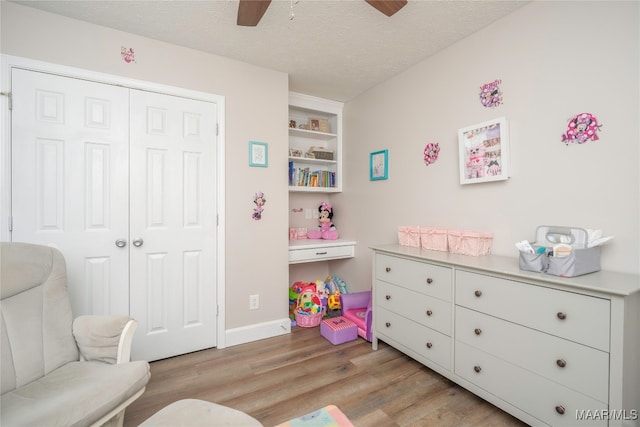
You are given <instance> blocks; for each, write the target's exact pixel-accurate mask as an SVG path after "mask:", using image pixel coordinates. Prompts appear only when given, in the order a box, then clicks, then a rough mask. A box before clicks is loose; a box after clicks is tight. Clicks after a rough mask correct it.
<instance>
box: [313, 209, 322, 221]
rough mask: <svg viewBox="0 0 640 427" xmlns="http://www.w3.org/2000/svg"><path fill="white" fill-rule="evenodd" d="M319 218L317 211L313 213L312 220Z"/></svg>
mask: <svg viewBox="0 0 640 427" xmlns="http://www.w3.org/2000/svg"><path fill="white" fill-rule="evenodd" d="M318 218H320V212H318V211H317V210H314V211H313V219H318Z"/></svg>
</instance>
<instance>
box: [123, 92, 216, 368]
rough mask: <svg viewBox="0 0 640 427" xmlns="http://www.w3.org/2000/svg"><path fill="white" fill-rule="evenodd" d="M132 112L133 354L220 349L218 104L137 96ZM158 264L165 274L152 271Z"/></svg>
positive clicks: (145, 355)
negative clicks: (135, 331)
mask: <svg viewBox="0 0 640 427" xmlns="http://www.w3.org/2000/svg"><path fill="white" fill-rule="evenodd" d="M131 111H132V122H131V123H132V126H131V163H132V165H134V166H133V167H132V170H131V191H132V194H131V239H132V242H133V244H134V246H133V247H132V248H131V314H132V316H133V317H135V318H136V319H138V321H139V322H140V323H139V333H138V336H137V338H138V339H137V340H136V342H135V343H134V346H133V349H132V351H133V354H134V355H135V357H137V358H144V359H147V360H155V359H159V358H165V357H170V356H173V355H176V354H182V353H186V352H191V351H195V350H200V349H203V348H209V347H214V346H215V345H216V334H215V330H216V328H215V321H216V305H217V303H216V300H215V279H216V252H215V251H216V244H215V242H216V223H215V222H216V203H215V201H216V173H215V167H214V166H213V165H215V164H216V159H215V154H216V135H215V123H216V120H215V117H216V109H215V104H212V103H209V102H204V101H198V100H192V99H187V98H180V97H175V96H170V95H162V94H157V93H151V92H144V91H136V90H132V93H131ZM136 242H137V243H136ZM159 256H161V257H162V260H163V264H162V268H160V267H159V266H158V268H152V266H154V265H155V264H154V263H152V262H151V261H150V260H151V259H155V257H159Z"/></svg>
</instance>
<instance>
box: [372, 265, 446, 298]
mask: <svg viewBox="0 0 640 427" xmlns="http://www.w3.org/2000/svg"><path fill="white" fill-rule="evenodd" d="M375 274H376V279H378V280H383V281H385V282H387V283H393V284H394V285H399V286H402V287H405V288H407V289H411V290H413V291H416V292H420V293H423V294H425V295H431V296H433V297H436V298H440V299H441V300H444V301H451V281H452V269H451V268H450V267H441V266H439V265H433V264H427V263H424V262H419V261H412V260H408V259H404V258H398V257H393V256H389V255H382V254H376V267H375Z"/></svg>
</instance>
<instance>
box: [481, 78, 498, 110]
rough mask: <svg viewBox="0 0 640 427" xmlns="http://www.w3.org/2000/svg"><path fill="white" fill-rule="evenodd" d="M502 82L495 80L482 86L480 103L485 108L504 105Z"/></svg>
mask: <svg viewBox="0 0 640 427" xmlns="http://www.w3.org/2000/svg"><path fill="white" fill-rule="evenodd" d="M500 84H502V80H494V81H492V82H491V83H486V84H484V85H482V86H480V102H481V103H482V105H484V106H485V107H497V106H498V105H500V104H502V92H501V91H500Z"/></svg>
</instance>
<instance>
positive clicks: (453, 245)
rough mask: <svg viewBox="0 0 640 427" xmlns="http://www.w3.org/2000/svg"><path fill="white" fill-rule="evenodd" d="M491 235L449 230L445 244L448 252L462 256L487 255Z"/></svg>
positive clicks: (489, 249)
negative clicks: (447, 245)
mask: <svg viewBox="0 0 640 427" xmlns="http://www.w3.org/2000/svg"><path fill="white" fill-rule="evenodd" d="M492 241H493V233H483V232H479V231H464V230H449V231H448V232H447V243H448V244H449V252H451V253H453V254H462V255H473V256H479V255H489V254H490V253H491V242H492Z"/></svg>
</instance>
